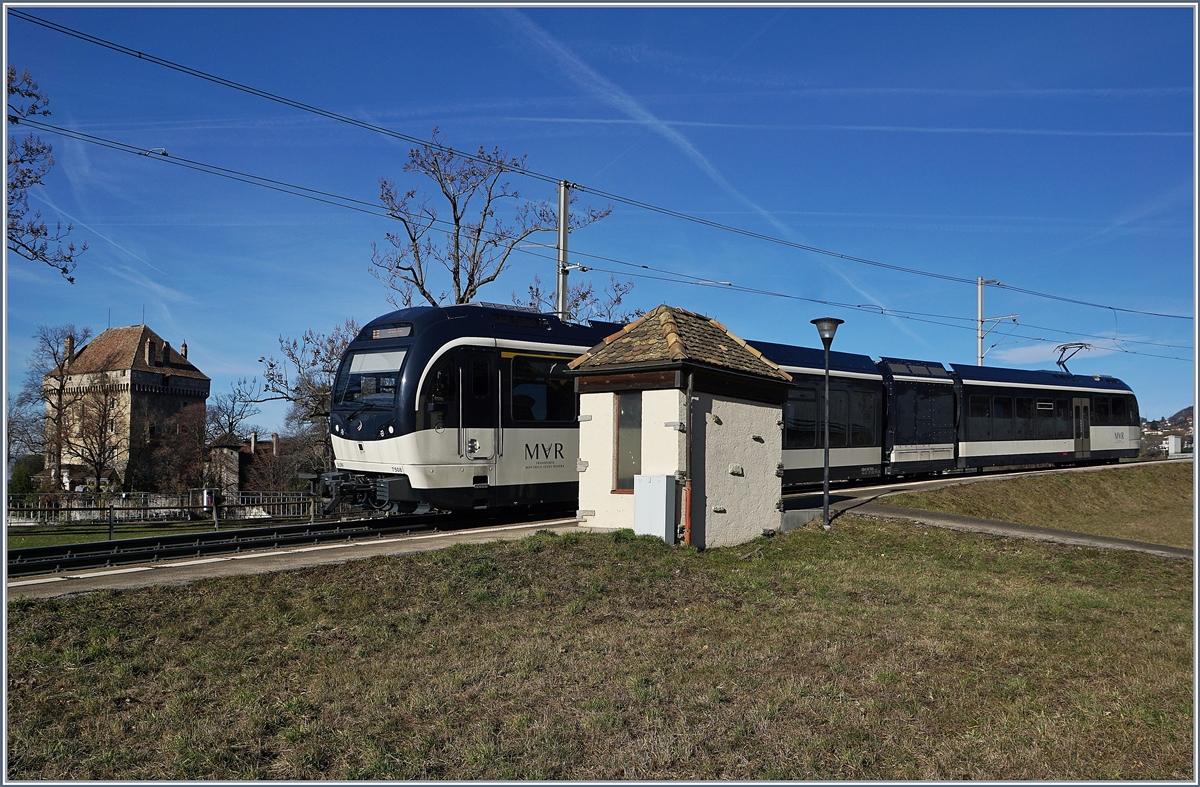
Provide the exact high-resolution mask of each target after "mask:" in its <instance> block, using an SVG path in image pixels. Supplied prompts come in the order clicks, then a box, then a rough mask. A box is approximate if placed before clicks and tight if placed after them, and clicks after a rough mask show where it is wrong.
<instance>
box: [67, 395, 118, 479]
mask: <svg viewBox="0 0 1200 787" xmlns="http://www.w3.org/2000/svg"><path fill="white" fill-rule="evenodd" d="M102 374H103V373H102ZM67 420H68V423H69V428H68V429H67V440H66V448H67V450H68V451H69V452H70V453H71V454H72V455H74V456H75V457H77V458H78V459H79V461H80V462H81V463H82V464H84V465H86V466H87V467H88V468H89V469H90V470H91V471H92V473H93V474H94V476H95V479H96V487H95V491H96V492H97V494H98V493H99V492H100V485H101V482H102V481H103V479H104V471H105V470H112V469H114V467H115V465H116V464H117V462H118V461H119V460H121V459H123V458H124V457H126V456H127V455H128V453H129V443H128V440H127V439H126V436H127V435H128V434H129V424H128V416H127V415H126V414H125V412H124V411H123V409H122V407H121V405H120V403H119V402H118V401H117V392H116V390H115V387H114V386H111V385H108V384H106V383H104V382H96V383H93V384H91V385H88V386H86V389H85V391H84V393H83V396H82V397H81V398H80V400H79V401H78V402H77V403H76V404H75V406H74V407H72V408H71V409H70V411H68V418H67Z"/></svg>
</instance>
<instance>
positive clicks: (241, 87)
mask: <svg viewBox="0 0 1200 787" xmlns="http://www.w3.org/2000/svg"><path fill="white" fill-rule="evenodd" d="M8 13H9V14H12V15H13V16H14V17H16V18H18V19H21V20H23V21H26V22H29V23H31V24H35V25H39V26H41V27H44V28H46V29H49V30H53V31H55V32H58V33H62V34H64V35H67V36H71V37H73V38H76V39H79V40H81V41H86V42H88V43H91V44H94V45H96V46H100V47H103V48H105V49H109V50H111V51H114V52H118V53H121V54H124V55H127V56H129V57H133V58H136V59H138V60H142V61H145V62H149V63H152V64H154V65H158V66H162V67H164V68H168V69H171V70H174V71H177V72H179V73H183V74H186V75H188V76H192V77H195V78H197V79H202V80H205V81H208V82H212V83H214V84H217V85H221V86H223V87H227V88H230V89H233V90H238V91H241V92H243V93H248V94H250V95H253V96H257V97H259V98H262V99H265V100H267V101H273V102H276V103H279V104H283V105H285V106H289V107H292V108H294V109H299V110H301V111H304V112H309V113H312V114H315V115H319V116H321V117H324V118H327V119H329V120H335V121H338V122H341V123H347V124H349V125H352V126H355V127H358V128H360V129H363V130H366V131H371V132H374V133H377V134H382V135H385V136H388V137H392V138H394V139H400V140H403V141H405V142H409V143H412V144H416V145H422V146H425V145H428V146H429V147H432V148H435V149H437V150H441V151H443V152H450V153H453V154H455V155H457V156H461V157H463V158H466V159H469V160H472V161H485V159H483V158H481V157H479V156H474V155H472V154H470V153H465V152H463V151H460V150H457V149H454V148H451V147H449V146H445V145H440V144H438V143H437V142H435V141H433V140H428V139H421V138H420V137H415V136H412V135H410V134H404V133H402V132H399V131H395V130H393V129H389V128H386V127H384V126H379V125H376V124H374V123H368V122H366V121H363V120H359V119H357V118H353V117H350V116H348V115H342V114H340V113H337V112H333V111H330V110H327V109H322V108H320V107H317V106H314V105H312V104H307V103H305V102H303V101H297V100H295V99H291V98H287V97H286V96H281V95H279V94H277V93H272V92H270V91H268V90H262V89H260V88H256V87H253V86H250V85H246V84H243V83H241V82H237V81H234V80H232V79H226V78H225V77H221V76H217V75H216V74H212V73H209V72H207V71H203V70H201V69H198V68H192V67H191V66H186V65H183V64H181V63H176V62H174V61H172V60H168V59H166V58H162V57H158V56H156V55H152V54H149V53H146V52H142V51H140V50H137V49H134V48H132V47H128V46H125V45H123V44H118V43H116V42H115V41H110V40H108V39H105V38H101V37H99V36H94V35H91V34H90V33H85V32H83V31H81V30H76V29H74V28H71V27H68V26H66V25H62V24H58V23H57V22H52V21H50V20H48V19H43V18H41V17H38V16H34V15H33V14H29V13H27V12H25V11H21V10H19V9H16V8H10V9H8ZM509 171H512V172H514V173H516V174H520V175H524V176H526V177H530V178H534V179H536V180H540V181H543V182H546V183H554V184H557V183H559V182H562V181H563V178H558V177H554V176H552V175H547V174H545V173H541V172H537V171H536V170H531V169H528V168H524V167H522V168H520V169H512V170H509ZM572 188H573V189H575V190H576V191H581V192H584V193H587V194H592V195H594V196H597V197H600V198H602V199H607V200H611V201H613V202H619V203H621V204H624V205H629V206H630V207H636V208H639V209H642V210H646V211H651V212H654V213H658V214H660V215H664V216H669V217H672V218H676V219H680V220H683V221H689V222H692V223H696V224H700V225H703V226H706V227H710V228H713V229H718V230H722V231H725V232H732V233H735V234H738V235H742V236H744V237H748V238H753V239H756V240H760V241H764V242H767V243H773V244H777V245H781V246H786V247H789V248H794V249H798V250H801V251H806V252H810V253H812V254H820V255H824V256H828V257H833V258H835V259H840V260H844V261H847V262H854V263H858V264H862V265H869V266H872V267H876V268H881V269H884V270H891V271H895V272H898V273H905V274H910V275H914V276H924V277H928V278H934V279H941V280H943V281H951V282H956V283H961V284H969V285H971V286H976V285H977V279H974V278H967V277H962V276H953V275H950V274H944V273H936V272H934V271H926V270H921V269H919V268H910V267H906V266H902V265H894V264H891V263H885V262H881V261H879V260H871V259H868V258H866V257H859V256H855V255H852V254H843V253H841V252H836V251H832V250H829V249H823V248H820V247H817V246H811V245H808V244H804V243H799V242H796V241H791V240H787V239H786V238H779V237H776V236H774V235H768V234H766V233H762V232H757V231H754V230H749V229H746V228H744V227H737V226H734V225H730V224H724V223H722V222H718V221H713V220H711V219H705V218H703V217H700V216H695V215H692V214H690V213H685V212H683V211H679V210H674V209H671V208H666V207H662V206H660V205H655V204H653V203H650V202H646V201H644V200H638V199H633V198H631V197H625V196H622V195H620V194H615V193H613V192H609V191H604V190H602V189H597V188H594V187H591V186H587V185H584V184H578V183H572ZM988 286H992V287H997V288H1000V289H1006V290H1011V291H1012V292H1018V293H1021V294H1023V295H1028V296H1031V297H1037V298H1046V299H1050V300H1054V301H1059V302H1061V303H1072V304H1076V305H1079V306H1086V307H1090V308H1097V309H1107V310H1110V311H1114V312H1122V313H1126V314H1140V315H1143V316H1147V317H1162V318H1168V319H1176V320H1192V316H1191V315H1184V314H1169V313H1164V312H1154V311H1147V310H1142V309H1130V308H1125V307H1121V306H1111V305H1107V304H1101V303H1093V302H1091V301H1086V300H1082V299H1079V298H1070V297H1067V296H1064V295H1055V294H1053V293H1045V292H1040V291H1037V290H1031V289H1027V288H1023V287H1016V286H1013V285H1010V284H1002V283H1000V282H994V283H991V284H989V285H988Z"/></svg>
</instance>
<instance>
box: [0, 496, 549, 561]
mask: <svg viewBox="0 0 1200 787" xmlns="http://www.w3.org/2000/svg"><path fill="white" fill-rule="evenodd" d="M565 513H566V509H564V508H563V507H562V506H545V507H537V508H532V509H531V508H523V509H518V510H515V511H513V510H507V509H506V510H503V511H500V512H488V513H479V514H474V515H452V514H445V513H438V514H408V515H402V516H389V517H377V518H372V519H357V520H344V519H338V520H318V521H316V522H307V523H300V524H292V525H274V526H270V527H255V528H244V529H238V530H219V531H207V532H203V533H181V534H176V535H166V536H152V537H148V538H126V539H121V540H118V541H112V540H109V541H94V542H87V543H78V544H60V545H54V546H41V547H27V548H25V549H10V550H9V551H8V576H9V577H10V578H12V577H20V576H29V575H32V574H45V573H53V572H58V571H70V570H73V569H85V568H100V567H106V566H116V565H123V564H129V563H146V562H155V561H160V560H168V559H176V558H188V557H205V556H209V555H217V554H223V553H229V552H247V551H252V550H265V549H278V548H281V547H291V546H300V545H307V544H319V543H328V542H331V541H350V540H358V539H369V538H379V537H381V536H385V535H394V534H398V533H414V532H431V531H436V530H447V531H448V530H457V529H463V528H468V527H479V526H483V525H495V524H506V523H515V522H524V521H537V520H538V518H539V517H542V516H546V515H563V514H565Z"/></svg>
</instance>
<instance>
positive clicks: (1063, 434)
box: [1054, 399, 1072, 440]
mask: <svg viewBox="0 0 1200 787" xmlns="http://www.w3.org/2000/svg"><path fill="white" fill-rule="evenodd" d="M1054 424H1055V427H1054V436H1055V437H1057V438H1058V439H1060V440H1061V439H1063V438H1070V437H1071V434H1072V430H1071V408H1070V402H1068V401H1067V400H1066V399H1055V400H1054Z"/></svg>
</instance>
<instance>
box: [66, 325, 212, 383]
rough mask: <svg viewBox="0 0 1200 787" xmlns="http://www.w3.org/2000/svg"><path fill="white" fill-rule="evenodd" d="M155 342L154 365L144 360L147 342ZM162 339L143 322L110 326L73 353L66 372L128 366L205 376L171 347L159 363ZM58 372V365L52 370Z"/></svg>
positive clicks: (132, 368)
mask: <svg viewBox="0 0 1200 787" xmlns="http://www.w3.org/2000/svg"><path fill="white" fill-rule="evenodd" d="M148 341H152V342H154V350H155V352H154V358H155V365H154V366H150V365H149V364H147V363H146V342H148ZM162 346H163V340H162V337H160V336H159V335H158V334H157V333H155V332H154V331H152V330H150V329H149V328H147V327H146V326H145V325H127V326H123V327H121V328H109V329H108V330H107V331H104V332H103V333H101V334H100V335H99V336H97V337H96V338H95V339H92V340H91V341H90V342H88V343H87V344H86V345H84V347H83V348H82V349H80V350H78V351H77V352H76V353H75V359H74V360H73V361H71V365H70V367H69V369H68V373H69V374H90V373H92V372H111V371H115V370H119V369H131V370H136V371H141V372H156V373H158V374H168V375H172V376H178V377H194V378H196V379H198V380H207V379H209V378H208V375H206V374H204V373H203V372H201V371H200V370H199V369H197V368H196V367H195V366H192V364H191V363H189V362H188V360H187V359H186V358H184V357H183V356H182V355H180V354H179V352H178V351H177V350H176V349H175V348H174V347H172V348H171V352H170V354H169V355H168V358H167V365H166V366H162V365H161V363H162ZM55 371H56V372H57V369H56V370H55Z"/></svg>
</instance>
